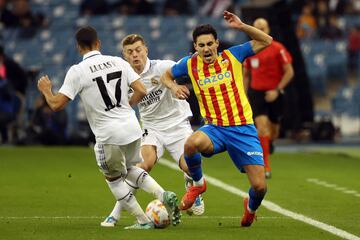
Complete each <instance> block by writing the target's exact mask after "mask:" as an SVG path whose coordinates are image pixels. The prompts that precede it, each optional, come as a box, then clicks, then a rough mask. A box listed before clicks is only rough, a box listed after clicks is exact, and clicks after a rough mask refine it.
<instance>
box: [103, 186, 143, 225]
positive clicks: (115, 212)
mask: <svg viewBox="0 0 360 240" xmlns="http://www.w3.org/2000/svg"><path fill="white" fill-rule="evenodd" d="M125 183H126V186H127V188H128V189H129V191H130V192H132V194H133V195H136V191H137V188H136V187H135V186H132V184H131V183H129V182H128V181H126V180H125ZM121 210H122V206H121V203H120V202H119V201H116V203H115V206H114V208H113V210H112V212H111V213H110V215H109V216H112V217H114V218H115V219H116V220H119V219H120V217H121Z"/></svg>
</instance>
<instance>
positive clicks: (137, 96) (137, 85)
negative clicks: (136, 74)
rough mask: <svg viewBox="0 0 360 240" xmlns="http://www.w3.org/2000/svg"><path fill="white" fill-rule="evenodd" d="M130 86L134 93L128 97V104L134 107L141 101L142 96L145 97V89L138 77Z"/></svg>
mask: <svg viewBox="0 0 360 240" xmlns="http://www.w3.org/2000/svg"><path fill="white" fill-rule="evenodd" d="M130 86H131V88H132V89H133V91H134V94H133V95H132V96H131V98H130V99H129V104H130V106H132V107H134V106H136V104H138V103H139V102H140V101H141V99H142V98H143V97H145V95H146V93H147V91H146V87H145V85H144V84H143V82H142V81H141V80H140V79H138V80H136V81H134V82H132V83H131V85H130Z"/></svg>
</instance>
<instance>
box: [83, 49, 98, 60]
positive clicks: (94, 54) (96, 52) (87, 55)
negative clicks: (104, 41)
mask: <svg viewBox="0 0 360 240" xmlns="http://www.w3.org/2000/svg"><path fill="white" fill-rule="evenodd" d="M96 55H101V53H100V52H99V51H96V50H95V51H90V52H88V53H86V54H84V56H83V61H84V60H85V59H88V58H91V57H93V56H96Z"/></svg>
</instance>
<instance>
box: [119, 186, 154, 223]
mask: <svg viewBox="0 0 360 240" xmlns="http://www.w3.org/2000/svg"><path fill="white" fill-rule="evenodd" d="M119 202H120V205H121V206H122V208H124V209H126V210H127V211H128V212H129V213H130V214H131V215H133V216H134V217H136V219H137V221H138V223H140V224H144V223H148V222H150V219H149V218H148V217H147V216H146V214H145V213H144V211H143V210H142V208H141V207H140V205H139V203H138V202H137V200H136V197H135V196H134V195H133V194H132V193H131V192H129V195H128V196H126V197H125V198H124V199H121V200H120V201H119Z"/></svg>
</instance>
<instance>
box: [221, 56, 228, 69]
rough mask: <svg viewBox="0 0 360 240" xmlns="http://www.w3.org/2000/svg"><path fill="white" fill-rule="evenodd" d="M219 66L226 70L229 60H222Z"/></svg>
mask: <svg viewBox="0 0 360 240" xmlns="http://www.w3.org/2000/svg"><path fill="white" fill-rule="evenodd" d="M220 63H221V65H223V66H224V67H225V68H227V67H228V66H229V60H227V59H226V58H223V59H222V60H221V62H220Z"/></svg>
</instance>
